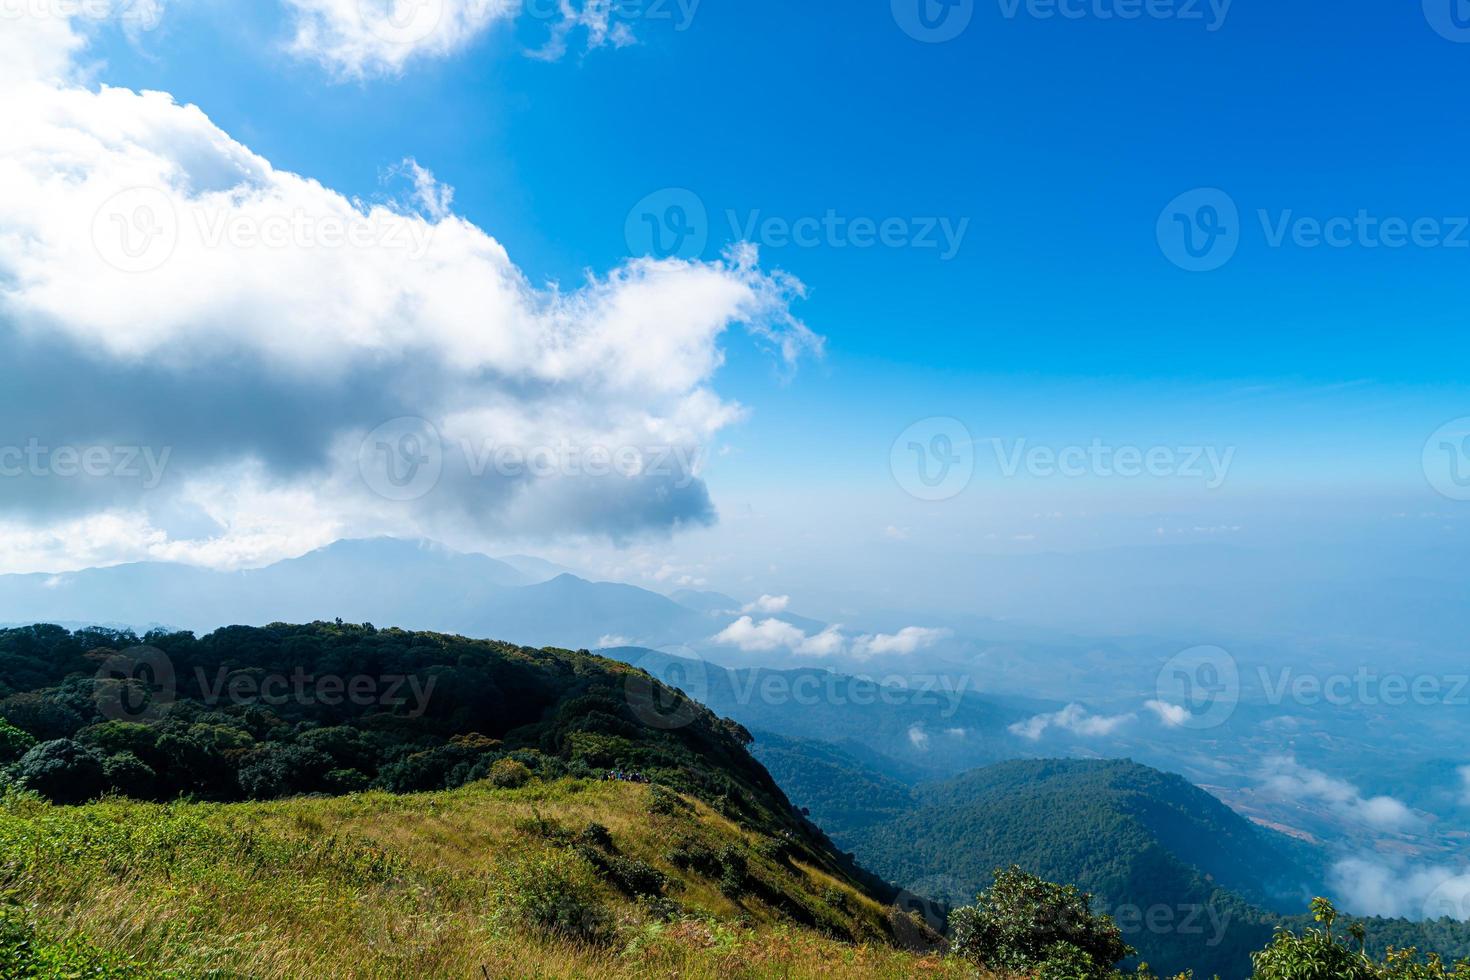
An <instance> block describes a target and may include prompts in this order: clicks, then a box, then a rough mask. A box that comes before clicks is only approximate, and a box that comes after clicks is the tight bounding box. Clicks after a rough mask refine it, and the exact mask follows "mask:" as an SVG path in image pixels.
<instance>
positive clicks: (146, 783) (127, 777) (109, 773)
mask: <svg viewBox="0 0 1470 980" xmlns="http://www.w3.org/2000/svg"><path fill="white" fill-rule="evenodd" d="M102 775H103V777H104V778H105V779H106V780H107V785H108V787H109V788H111V789H115V790H117V791H118V792H119V793H123V794H125V795H127V796H133V797H138V798H147V797H149V796H152V795H153V793H154V792H155V790H156V788H157V785H158V774H157V773H156V772H154V771H153V767H152V766H150V765H148V763H146V762H144V761H143V760H142V759H140V758H138V757H137V756H136V755H134V754H133V753H131V752H118V753H116V754H115V755H110V756H108V757H107V758H106V759H105V760H103V762H102Z"/></svg>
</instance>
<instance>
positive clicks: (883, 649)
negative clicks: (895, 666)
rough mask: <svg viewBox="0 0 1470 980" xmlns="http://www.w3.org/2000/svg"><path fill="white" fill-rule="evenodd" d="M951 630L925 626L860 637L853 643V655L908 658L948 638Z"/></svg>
mask: <svg viewBox="0 0 1470 980" xmlns="http://www.w3.org/2000/svg"><path fill="white" fill-rule="evenodd" d="M949 635H950V630H947V629H930V628H928V627H925V626H905V627H904V628H903V629H901V630H899V631H898V632H897V633H892V634H889V633H879V634H877V635H876V636H860V637H858V638H857V639H856V640H854V641H853V644H852V652H853V655H854V656H856V657H860V658H868V657H881V656H887V655H896V656H905V657H906V656H908V655H910V654H913V653H917V652H918V651H920V650H927V649H928V648H929V647H932V646H934V645H935V644H936V643H938V642H940V641H941V640H944V639H946V638H948V637H949Z"/></svg>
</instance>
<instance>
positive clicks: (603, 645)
mask: <svg viewBox="0 0 1470 980" xmlns="http://www.w3.org/2000/svg"><path fill="white" fill-rule="evenodd" d="M632 645H633V641H632V640H630V639H628V638H627V637H626V636H619V635H617V634H615V633H609V634H607V635H606V636H601V637H598V640H597V648H598V649H599V650H610V649H612V648H613V647H630V646H632Z"/></svg>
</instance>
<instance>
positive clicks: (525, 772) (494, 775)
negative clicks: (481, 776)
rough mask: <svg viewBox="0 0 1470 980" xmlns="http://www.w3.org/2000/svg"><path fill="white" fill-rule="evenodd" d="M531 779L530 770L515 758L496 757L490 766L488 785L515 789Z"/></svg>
mask: <svg viewBox="0 0 1470 980" xmlns="http://www.w3.org/2000/svg"><path fill="white" fill-rule="evenodd" d="M530 781H531V770H530V769H528V768H526V765H525V763H523V762H517V761H516V760H515V759H496V760H495V763H494V764H493V765H492V766H491V767H490V785H492V786H495V787H498V788H499V789H516V788H517V787H520V786H524V785H526V784H527V783H529V782H530Z"/></svg>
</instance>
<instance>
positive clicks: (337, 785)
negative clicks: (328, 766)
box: [326, 769, 372, 793]
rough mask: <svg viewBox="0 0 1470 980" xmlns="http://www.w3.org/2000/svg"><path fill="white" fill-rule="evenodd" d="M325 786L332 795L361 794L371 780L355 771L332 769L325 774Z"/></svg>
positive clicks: (369, 784) (370, 783)
mask: <svg viewBox="0 0 1470 980" xmlns="http://www.w3.org/2000/svg"><path fill="white" fill-rule="evenodd" d="M326 785H327V789H328V790H329V791H330V792H333V793H361V792H362V791H363V790H365V789H367V788H368V787H369V786H371V785H372V780H371V779H369V778H367V776H366V775H365V774H363V773H361V772H359V771H357V770H356V769H333V770H332V771H331V772H329V773H327V777H326Z"/></svg>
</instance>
